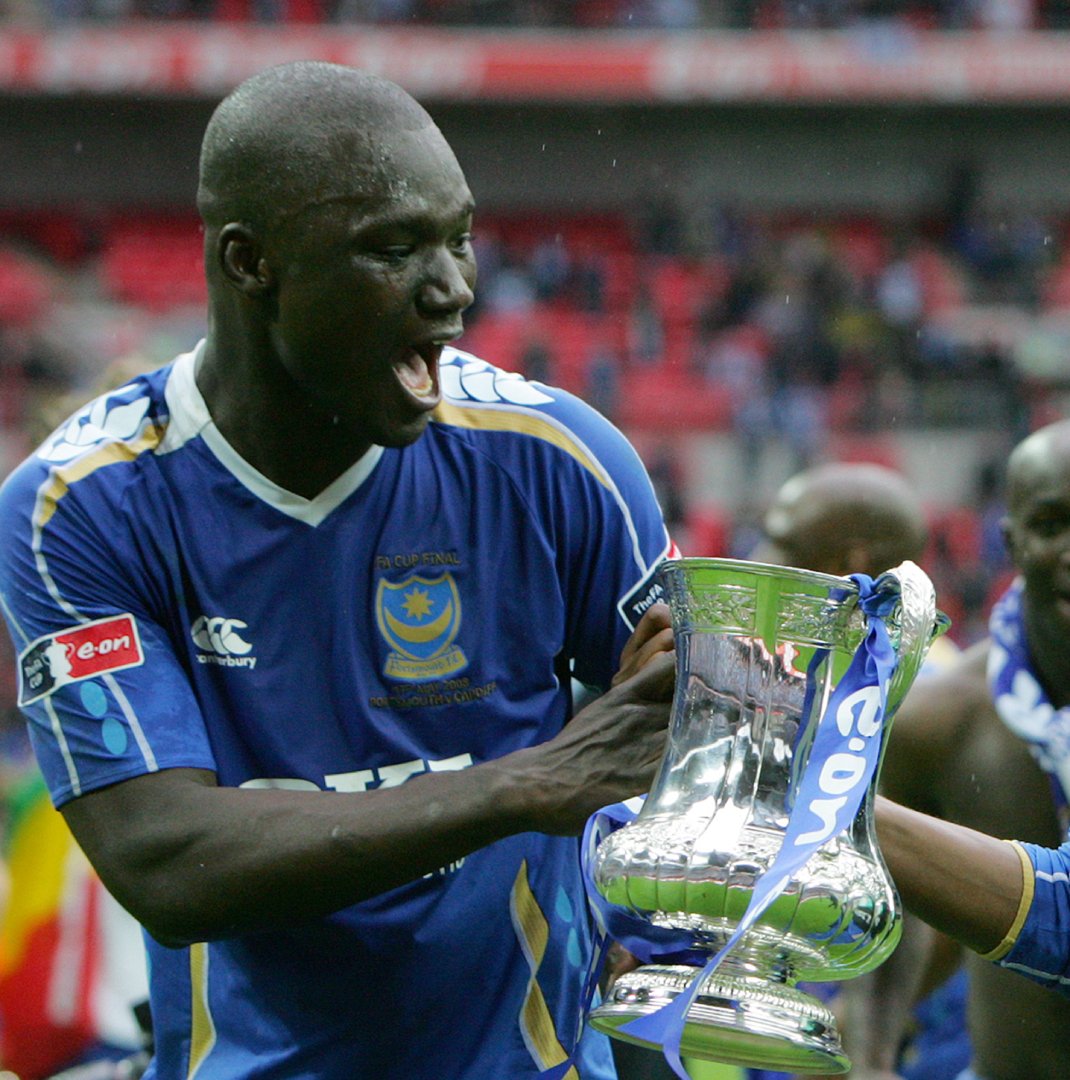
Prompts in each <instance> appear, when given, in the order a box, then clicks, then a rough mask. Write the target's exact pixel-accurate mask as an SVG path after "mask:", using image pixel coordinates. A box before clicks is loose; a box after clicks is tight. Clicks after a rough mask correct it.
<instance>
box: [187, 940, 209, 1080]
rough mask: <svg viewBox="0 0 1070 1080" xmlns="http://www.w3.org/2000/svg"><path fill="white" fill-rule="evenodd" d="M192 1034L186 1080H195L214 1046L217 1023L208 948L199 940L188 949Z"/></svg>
mask: <svg viewBox="0 0 1070 1080" xmlns="http://www.w3.org/2000/svg"><path fill="white" fill-rule="evenodd" d="M189 981H190V1035H189V1068H188V1069H187V1070H186V1080H193V1077H194V1076H196V1075H197V1070H198V1069H200V1067H201V1066H202V1065H203V1064H204V1062H205V1059H206V1058H207V1057H208V1055H209V1054H210V1053H211V1052H212V1048H213V1047H214V1046H215V1040H216V1033H215V1022H214V1021H213V1020H212V1008H211V1006H210V1005H209V1003H208V945H207V943H206V942H203V941H200V942H198V943H197V944H195V945H191V946H190V947H189Z"/></svg>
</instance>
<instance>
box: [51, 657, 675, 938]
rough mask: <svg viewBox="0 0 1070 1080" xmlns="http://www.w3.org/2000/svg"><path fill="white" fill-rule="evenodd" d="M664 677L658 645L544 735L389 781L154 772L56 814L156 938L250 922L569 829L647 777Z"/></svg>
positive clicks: (316, 907)
mask: <svg viewBox="0 0 1070 1080" xmlns="http://www.w3.org/2000/svg"><path fill="white" fill-rule="evenodd" d="M672 682H673V658H672V656H671V655H662V656H658V657H655V658H654V659H653V660H652V661H651V662H650V663H649V664H648V665H647V666H646V667H645V668H644V669H643V670H642V671H641V672H639V673H638V674H637V675H635V676H634V677H633V678H631V679H629V680H627V681H625V682H623V683H622V684H621V685H619V686H617V687H615V688H614V689H612V690H610V691H609V692H608V693H607V694H605V695H604V696H603V697H601V698H599V699H598V700H597V701H595V702H593V703H592V704H591V705H590V706H588V707H587V708H586V709H584V710H582V711H581V712H580V713H579V714H577V716H576V717H575V718H574V720H573V722H572V723H571V724H569V725H567V726H566V727H565V729H564V730H563V731H562V732H561V733H560V734H559V735H557V736H556V737H555V738H554V739H552V740H550V741H549V742H547V743H543V744H541V745H539V746H534V747H528V748H525V749H523V750H519V751H516V752H515V753H512V754H510V755H507V756H506V757H503V758H500V759H497V760H494V761H490V762H486V763H483V764H480V765H476V766H474V767H472V768H469V769H464V770H461V771H458V772H443V773H431V774H428V775H423V776H419V777H415V778H413V779H412V780H410V781H408V782H407V783H405V784H403V785H401V786H399V787H395V788H389V789H385V790H376V791H370V792H361V793H339V792H317V791H282V790H249V789H239V788H229V787H219V786H216V783H215V777H214V774H213V773H211V772H209V771H207V770H203V769H181V768H178V769H165V770H161V771H159V772H153V773H147V774H145V775H143V776H140V777H136V778H134V779H130V780H124V781H122V782H120V783H116V784H113V785H111V786H108V787H103V788H100V789H98V790H96V791H93V792H91V793H88V794H85V795H82V796H80V797H78V798H76V799H73V800H72V801H70V802H69V803H67V804H66V805H65V806H64V807H63V814H64V817H65V818H66V820H67V822H68V824H69V825H70V827H71V830H72V831H73V833H74V835H75V837H76V838H77V840H78V842H79V844H80V845H81V846H82V848H83V849H84V850H85V852H86V854H87V855H88V856H89V859H90V861H91V862H93V864H94V866H95V867H96V869H97V871H98V872H99V874H100V876H101V878H102V879H103V880H104V882H105V884H106V885H107V886H108V888H109V889H110V890H111V891H112V892H113V893H114V895H115V896H116V897H117V898H118V899H119V900H120V902H121V903H122V904H123V905H124V906H125V907H127V908H128V909H129V910H130V911H131V913H132V914H133V915H134V916H135V917H136V918H137V919H138V920H139V921H140V922H141V923H142V924H143V925H144V926H145V927H146V928H147V929H148V931H149V932H150V933H151V934H152V935H153V936H154V937H156V938H157V939H158V940H159V941H161V942H163V943H165V944H172V945H183V944H187V943H189V942H193V941H203V940H210V939H213V938H219V937H227V936H233V935H235V934H242V933H248V932H253V931H257V930H263V929H267V928H270V927H273V926H278V925H284V924H290V923H293V922H294V921H299V920H301V919H306V918H314V917H318V916H322V915H325V914H328V913H330V912H332V911H336V910H338V909H340V908H343V907H347V906H349V905H350V904H353V903H355V902H357V901H359V900H362V899H366V898H368V897H372V896H375V895H377V894H379V893H382V892H384V891H386V890H388V889H391V888H394V887H396V886H399V885H402V884H405V883H407V882H411V881H413V880H417V879H419V878H420V877H421V876H422V875H423V874H426V873H430V872H432V871H434V870H435V869H437V868H438V867H441V866H444V865H446V864H447V863H449V862H451V861H453V860H456V859H459V858H461V857H462V856H464V855H467V854H470V853H471V852H472V851H474V850H476V849H477V848H480V847H483V846H484V845H486V844H488V843H490V842H492V841H494V840H497V839H500V838H501V837H504V836H508V835H511V834H514V833H520V832H527V831H540V832H547V833H555V834H576V833H579V832H580V831H581V830H582V828H583V825H584V823H585V822H586V820H587V818H588V816H589V815H590V814H591V813H593V812H594V811H595V810H597V809H599V808H600V807H602V806H604V805H606V804H608V803H612V802H616V801H619V800H621V799H624V798H629V797H631V796H633V795H637V794H639V793H641V792H644V791H646V790H647V789H648V788H649V786H650V783H651V781H652V778H653V775H654V770H655V768H656V765H657V762H658V760H659V758H660V757H661V754H662V751H663V749H664V742H665V726H666V722H667V719H668V701H669V698H670V696H671V692H672Z"/></svg>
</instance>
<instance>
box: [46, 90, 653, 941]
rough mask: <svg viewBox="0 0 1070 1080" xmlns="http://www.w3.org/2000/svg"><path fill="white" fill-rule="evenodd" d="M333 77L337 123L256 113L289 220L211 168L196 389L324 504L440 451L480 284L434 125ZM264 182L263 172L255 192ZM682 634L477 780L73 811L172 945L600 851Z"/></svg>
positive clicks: (172, 775) (106, 877) (204, 784)
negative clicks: (437, 428)
mask: <svg viewBox="0 0 1070 1080" xmlns="http://www.w3.org/2000/svg"><path fill="white" fill-rule="evenodd" d="M317 78H318V80H319V81H318V83H317V84H316V86H315V87H314V90H315V92H316V93H318V94H320V95H321V96H322V101H323V109H322V115H320V114H319V113H317V115H316V119H317V124H316V125H310V124H309V123H308V100H307V95H305V94H303V93H302V94H301V95H298V96H297V97H295V98H294V99H293V101H292V103H290V104H288V101H289V99H288V98H287V97H286V94H287V91H286V88H285V86H283V87H282V89H281V91H280V90H279V88H278V87H276V88H274V89H273V90H272V91H271V93H272V94H273V95H277V94H279V93H281V97H279V96H271V97H269V98H267V99H265V100H264V101H262V102H257V103H256V104H257V106H258V108H257V110H256V112H255V114H254V115H260V116H262V115H263V112H264V109H268V110H273V112H272V114H271V115H272V118H273V124H272V128H271V131H272V132H274V131H275V130H277V131H278V132H279V135H278V138H279V144H278V155H279V157H280V160H282V161H285V154H286V153H287V152H288V149H287V148H288V146H289V145H290V142H289V141H288V140H291V139H292V141H293V142H294V143H296V144H301V145H302V147H303V148H304V151H305V152H306V154H305V157H304V158H302V159H301V161H300V163H299V165H300V167H296V166H295V168H293V169H292V170H289V171H286V170H280V175H286V176H290V175H291V174H292V175H293V176H294V177H296V180H293V181H292V182H291V181H287V182H290V183H291V187H290V188H287V189H285V190H284V191H282V192H281V193H280V192H279V191H275V192H274V194H273V196H272V198H273V200H274V202H273V203H272V205H271V206H270V207H269V208H260V209H262V210H263V212H260V211H259V210H258V208H256V207H254V208H253V209H252V212H250V213H248V214H243V215H238V216H236V217H233V218H231V217H228V215H227V213H226V207H227V206H229V205H232V204H233V199H231V201H230V202H229V203H228V198H230V197H231V196H232V195H233V194H234V192H233V191H228V190H226V189H225V184H223V181H221V180H220V179H219V177H220V176H224V175H231V176H232V179H231V180H228V181H226V182H227V183H232V184H234V185H236V186H237V188H238V189H241V188H242V186H243V178H242V175H241V172H240V169H239V171H238V173H237V175H236V176H234V175H232V174H226V173H225V172H224V170H221V169H219V168H216V167H215V166H214V165H213V162H212V161H211V160H207V161H206V162H205V163H204V164H203V168H202V209H203V213H204V217H205V233H206V266H207V276H208V283H209V332H208V337H207V344H206V351H205V355H204V358H203V362H202V365H201V367H200V369H199V370H198V372H197V376H196V377H197V383H198V386H199V388H200V390H201V392H202V394H203V395H204V398H205V401H206V403H207V405H208V408H209V411H210V413H211V416H212V418H213V420H214V422H215V424H216V425H217V427H218V428H219V430H220V432H221V433H222V435H223V436H224V438H225V439H226V440H227V441H228V442H229V443H230V445H231V446H232V447H233V448H234V449H235V450H236V451H237V452H238V453H239V454H240V455H241V456H242V457H243V458H244V459H245V460H246V461H247V462H248V463H249V464H250V465H252V466H254V467H255V468H256V469H257V470H259V471H260V472H261V473H262V474H263V475H265V476H266V477H268V478H269V479H271V480H273V481H274V482H275V483H276V484H278V485H280V486H281V487H283V488H285V489H286V490H288V491H290V492H292V493H294V494H297V495H300V496H304V497H306V498H312V497H314V496H315V495H317V494H318V493H319V492H321V491H322V490H323V489H324V488H325V487H327V486H328V485H329V484H330V483H331V482H332V481H334V480H335V479H337V478H338V477H339V476H340V475H342V474H343V473H344V472H345V471H346V470H347V469H349V468H350V467H351V466H353V465H354V464H356V463H357V462H358V461H359V460H360V459H361V457H362V456H363V455H364V454H365V453H366V452H367V451H368V449H369V448H370V447H372V446H374V445H378V446H389V447H404V446H406V445H409V444H410V443H412V442H414V441H415V440H416V439H418V438H419V437H420V436H421V434H422V433H423V431H424V429H425V427H426V425H427V423H428V421H429V419H430V414H431V412H432V411H433V409H434V408H435V407H436V406H437V404H438V402H439V400H440V396H441V395H440V390H439V385H438V359H439V355H440V353H441V350H442V347H443V345H444V344H445V343H447V342H449V341H451V340H453V339H454V338H456V337H457V336H458V335H459V334H460V332H461V327H462V313H463V311H464V309H465V308H466V307H468V305H469V304H470V303H471V302H472V287H473V285H474V282H475V260H474V257H473V255H472V250H471V242H470V236H469V230H470V227H471V212H472V197H471V193H470V192H469V190H468V186H467V184H466V183H465V180H464V175H463V173H462V172H461V169H460V166H459V165H458V164H457V161H456V158H455V157H454V155H453V153H452V151H451V150H450V148H449V146H448V145H447V143H446V141H445V139H444V138H443V137H442V135H441V133H439V131H438V129H437V128H435V126H434V125H433V124H432V122H431V120H430V118H429V117H427V116H426V114H424V113H423V112H422V110H420V108H419V106H417V105H416V104H415V103H414V102H412V101H411V99H407V98H403V96H402V95H400V94H399V93H398V91H397V89H396V88H389V89H384V84H380V83H378V82H377V81H376V80H370V79H366V78H364V77H362V76H357V75H356V74H355V73H353V72H349V71H347V70H346V69H333V70H332V71H330V72H327V73H326V74H323V75H322V76H317ZM260 106H262V107H263V108H261V107H260ZM287 110H289V111H287ZM228 122H230V121H228ZM239 122H241V123H244V121H242V120H241V118H240V117H239ZM253 122H254V123H255V122H256V120H255V119H254V120H253ZM309 131H311V132H312V134H311V135H309V134H308V133H309ZM228 134H234V135H235V136H236V137H238V138H239V139H240V137H241V136H242V130H241V129H240V127H239V128H234V129H233V130H232V131H230V132H228V131H224V135H228ZM272 137H274V136H273V135H272ZM218 142H219V145H227V144H228V143H233V142H234V140H233V139H226V138H224V139H221V140H218ZM206 145H207V143H206ZM339 148H342V149H339ZM269 149H270V148H269ZM239 164H241V163H239ZM261 174H262V170H260V171H258V170H257V168H256V162H255V161H252V160H251V161H250V163H249V173H248V177H247V179H248V180H249V183H250V185H251V186H255V183H256V182H257V179H258V177H259V176H260V175H261ZM306 176H308V177H309V178H310V179H308V181H307V183H306V182H305V180H304V177H306ZM220 185H223V187H222V188H220ZM213 186H214V187H213ZM206 193H207V197H205V194H206ZM240 193H241V192H240V190H239V194H240ZM269 210H270V212H268V211H269ZM666 626H667V612H666V611H665V609H664V608H654V609H651V611H650V612H648V613H647V615H646V616H645V617H644V620H643V622H642V623H641V624H640V626H639V628H638V630H637V633H636V637H635V638H634V639H633V642H632V643H629V646H628V647H627V648H626V649H625V650H624V654H623V656H622V661H621V672H620V674H619V675H618V677H617V679H616V680H615V683H616V685H615V686H614V687H613V688H612V689H611V690H610V691H609V692H608V693H606V694H605V695H604V696H603V697H602V698H600V699H598V700H597V701H595V702H593V703H592V704H591V705H589V706H588V707H587V708H585V709H583V710H582V711H581V712H580V713H578V714H577V715H576V716H575V717H574V718H573V720H572V721H571V722H570V723H569V724H568V725H567V726H566V727H565V728H564V730H562V731H561V732H560V733H559V734H558V735H557V736H556V737H554V738H553V739H551V740H550V741H548V742H546V743H543V744H541V745H537V746H532V747H528V748H525V749H523V750H519V751H517V752H515V753H511V754H509V755H507V756H505V757H502V758H500V759H497V760H493V761H488V762H484V763H481V764H478V765H476V766H473V767H471V768H469V769H465V770H462V771H459V772H438V773H432V774H428V775H424V776H420V777H416V778H414V779H413V780H411V781H409V782H408V783H405V784H403V785H401V786H399V787H394V788H388V789H379V790H374V791H368V792H361V793H338V792H310V791H288V790H272V789H267V790H248V789H237V788H224V787H219V786H217V783H216V778H215V776H214V774H213V773H211V772H206V771H202V770H194V769H171V770H164V771H161V772H157V773H150V774H147V775H144V776H141V777H139V778H137V779H134V780H129V781H124V782H122V783H118V784H115V785H113V786H111V787H107V788H103V789H101V790H98V791H95V792H93V793H91V794H87V795H83V796H81V797H80V798H77V799H75V800H73V801H72V802H70V803H68V804H67V805H66V806H65V807H64V810H63V813H64V817H65V818H66V820H67V822H68V824H69V825H70V827H71V830H72V832H73V833H74V835H75V837H76V838H77V840H78V842H79V844H80V845H81V846H82V848H83V849H84V850H85V852H86V854H87V855H88V856H89V858H90V860H91V861H92V862H93V864H94V866H95V867H96V869H97V870H98V872H99V874H100V876H101V878H102V879H103V881H104V883H105V884H106V885H107V886H108V888H109V889H110V890H111V891H112V892H113V893H114V895H115V896H116V897H117V898H118V899H119V900H120V902H121V903H123V904H124V905H125V906H126V907H127V908H128V909H129V910H130V911H131V913H132V914H133V915H134V916H135V917H136V918H137V919H138V920H139V921H140V922H141V923H142V925H144V926H145V927H146V929H147V930H148V931H149V933H151V934H152V935H153V936H154V937H156V938H157V939H158V940H159V941H161V942H163V943H165V944H169V945H174V946H181V945H185V944H189V943H192V942H196V941H208V940H214V939H218V938H221V937H229V936H234V935H238V934H245V933H251V932H254V931H261V930H266V929H269V928H272V927H278V926H287V925H293V924H294V923H299V922H302V921H305V920H310V919H315V918H317V917H321V916H324V915H326V914H329V913H331V912H333V911H337V910H339V909H341V908H343V907H347V906H349V905H350V904H353V903H355V902H357V901H360V900H362V899H365V898H368V897H371V896H375V895H377V894H379V893H382V892H383V891H385V890H388V889H391V888H393V887H395V886H398V885H401V884H403V883H406V882H409V881H412V880H414V879H417V878H419V877H420V876H421V875H423V874H425V873H429V872H431V871H433V870H435V869H436V868H438V867H440V866H442V865H443V864H444V863H446V862H450V861H454V860H456V859H458V858H460V857H462V856H464V855H466V854H469V853H471V852H472V851H474V850H476V849H478V848H480V847H483V846H484V845H486V844H489V843H492V842H493V841H495V840H498V839H500V838H502V837H506V836H509V835H513V834H516V833H520V832H526V831H532V830H537V831H541V832H545V833H551V834H557V835H575V834H578V833H579V832H581V831H582V828H583V826H584V824H585V822H586V820H587V818H588V816H589V815H590V814H591V813H592V812H593V811H595V810H596V809H598V808H600V807H602V806H604V805H606V804H607V803H611V802H615V801H619V800H621V799H624V798H629V797H631V796H633V795H637V794H641V793H643V792H644V791H646V790H648V789H649V786H650V784H651V782H652V780H653V776H654V772H655V769H656V766H657V762H658V760H659V759H660V757H661V754H662V751H663V748H664V740H665V729H666V725H667V722H668V718H669V702H670V699H671V696H672V686H673V680H674V660H673V656H672V655H671V653H668V654H666V653H664V644H665V643H664V639H663V638H662V637H661V635H662V632H663V631H664V630H665V627H666ZM654 642H659V644H658V646H657V648H655V646H654V644H653V643H654ZM654 652H659V653H660V655H656V656H655V655H653V653H654ZM640 667H642V670H641V671H639V668H640ZM309 722H310V723H314V722H315V718H314V717H310V718H309Z"/></svg>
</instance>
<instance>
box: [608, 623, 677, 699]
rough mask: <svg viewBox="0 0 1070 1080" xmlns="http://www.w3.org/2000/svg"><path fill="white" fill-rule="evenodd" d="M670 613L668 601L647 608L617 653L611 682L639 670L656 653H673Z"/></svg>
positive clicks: (625, 677)
mask: <svg viewBox="0 0 1070 1080" xmlns="http://www.w3.org/2000/svg"><path fill="white" fill-rule="evenodd" d="M672 650H673V634H672V616H671V615H670V613H669V605H668V604H654V605H653V606H652V607H649V608H647V610H646V612H644V614H643V617H642V618H641V619H640V620H639V624H638V625H637V626H636V628H635V630H634V631H633V632H632V636H631V637H630V638H628V641H627V643H626V644H625V646H624V648H623V650H622V651H621V654H620V670H619V671H618V672H617V674H616V675H614V676H613V685H614V686H617V685H618V684H620V683H622V682H624V680H625V679H629V678H631V676H633V675H634V674H635V673H636V672H637V671H641V670H642V669H643V668H644V667H646V665H647V664H649V663H650V661H651V660H652V659H653V658H654V657H655V656H657V655H658V653H663V652H672Z"/></svg>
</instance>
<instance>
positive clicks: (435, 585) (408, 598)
mask: <svg viewBox="0 0 1070 1080" xmlns="http://www.w3.org/2000/svg"><path fill="white" fill-rule="evenodd" d="M375 617H376V619H377V621H378V623H379V632H380V633H381V634H382V635H383V637H384V638H386V641H387V644H388V645H389V646H390V649H391V651H390V653H389V655H388V656H387V658H386V666H385V667H384V668H383V674H385V675H386V676H387V677H388V678H392V679H404V680H407V681H409V682H422V681H428V680H431V679H442V678H445V677H446V676H447V675H452V674H454V673H455V672H458V671H461V670H462V669H464V668H466V667H467V666H468V658H467V657H466V656H465V655H464V653H463V652H462V651H461V650H460V648H458V646H456V645H454V644H453V639H454V638H455V637H456V636H457V631H458V630H459V629H460V626H461V597H460V594H459V593H458V592H457V583H456V582H455V581H454V580H453V577H452V576H451V575H450V573H449V572H448V571H447V572H446V573H444V574H442V575H440V576H439V577H436V578H426V577H423V576H422V575H420V574H412V575H410V576H409V577H407V578H406V579H405V580H404V581H399V582H397V583H396V584H395V583H394V582H390V581H386V580H385V579H382V578H381V579H380V580H379V591H378V592H377V593H376V595H375Z"/></svg>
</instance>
